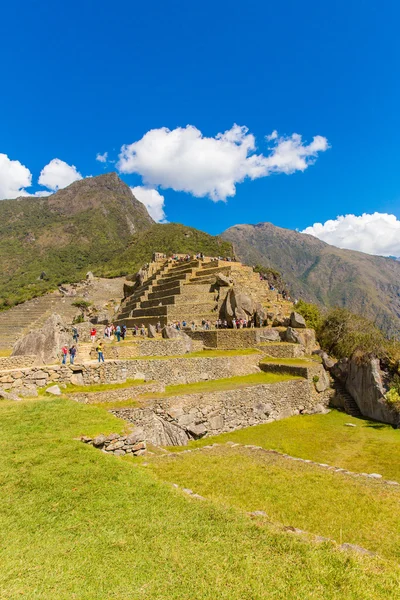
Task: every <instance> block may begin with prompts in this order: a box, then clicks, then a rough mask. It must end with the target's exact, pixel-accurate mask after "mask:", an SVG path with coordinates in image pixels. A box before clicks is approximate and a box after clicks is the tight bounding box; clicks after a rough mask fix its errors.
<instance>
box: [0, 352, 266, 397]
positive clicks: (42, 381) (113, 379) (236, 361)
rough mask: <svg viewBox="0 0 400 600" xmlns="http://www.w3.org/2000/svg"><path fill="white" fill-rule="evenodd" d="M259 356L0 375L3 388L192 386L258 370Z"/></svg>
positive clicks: (85, 366)
mask: <svg viewBox="0 0 400 600" xmlns="http://www.w3.org/2000/svg"><path fill="white" fill-rule="evenodd" d="M260 356H261V355H260V354H258V353H255V354H249V355H247V356H218V357H204V358H166V359H149V360H146V359H132V360H108V361H106V362H105V363H84V364H76V365H73V366H71V365H51V366H43V367H32V368H29V369H18V370H12V371H7V372H6V373H1V372H0V384H2V387H4V388H6V389H8V388H18V387H31V386H35V387H43V386H45V385H47V384H48V383H50V382H53V381H54V382H59V383H73V384H75V385H90V384H93V383H118V382H125V381H126V380H127V379H128V378H135V377H136V378H137V379H145V380H147V381H149V380H151V381H160V382H162V383H164V384H165V385H168V384H178V383H194V382H196V381H205V380H207V379H220V378H224V377H233V376H235V375H247V374H249V373H256V372H257V371H259V367H258V363H259V361H260Z"/></svg>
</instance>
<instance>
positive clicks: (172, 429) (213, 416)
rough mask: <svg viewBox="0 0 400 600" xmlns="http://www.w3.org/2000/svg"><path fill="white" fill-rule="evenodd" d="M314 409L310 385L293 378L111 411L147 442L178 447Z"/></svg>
mask: <svg viewBox="0 0 400 600" xmlns="http://www.w3.org/2000/svg"><path fill="white" fill-rule="evenodd" d="M319 400H320V399H319ZM315 405H316V402H315V399H314V397H313V396H312V394H310V387H309V384H308V382H307V381H304V380H293V381H282V382H278V383H274V384H261V385H254V386H248V387H246V388H240V389H232V390H229V391H218V392H208V393H198V394H186V395H181V396H173V397H169V398H160V399H154V400H153V401H149V404H148V405H147V406H146V407H145V408H122V409H117V410H113V411H112V412H113V414H115V415H117V416H118V417H122V418H123V419H126V420H127V421H129V422H131V423H134V424H135V425H138V426H139V427H141V428H142V429H143V431H144V432H145V439H146V440H147V441H148V442H151V443H152V444H154V445H158V446H160V445H161V446H173V445H179V446H180V445H186V444H187V442H188V441H189V440H191V439H197V438H201V437H204V436H209V435H217V434H219V433H224V432H228V431H233V430H235V429H241V428H243V427H249V426H252V425H258V424H261V423H269V422H271V421H275V420H277V419H283V418H285V417H289V416H292V415H296V414H300V413H304V412H314V410H315Z"/></svg>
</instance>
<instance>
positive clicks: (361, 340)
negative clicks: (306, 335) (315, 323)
mask: <svg viewBox="0 0 400 600" xmlns="http://www.w3.org/2000/svg"><path fill="white" fill-rule="evenodd" d="M318 341H319V343H320V344H321V346H322V348H324V350H326V351H327V352H328V353H329V354H332V355H333V356H336V357H337V358H344V357H345V356H351V355H352V354H353V353H354V352H356V351H358V352H359V353H360V354H374V355H375V356H377V357H378V358H382V359H383V358H386V357H387V354H388V352H387V340H386V339H385V337H384V335H383V333H382V332H381V331H380V330H379V329H378V328H377V327H376V326H375V325H374V324H373V323H372V322H371V321H369V320H368V319H365V318H364V317H361V316H359V315H355V314H353V313H351V312H350V311H348V310H346V309H345V308H334V309H332V310H330V311H329V312H328V314H327V315H326V317H325V318H324V319H323V320H322V322H321V325H320V326H319V328H318Z"/></svg>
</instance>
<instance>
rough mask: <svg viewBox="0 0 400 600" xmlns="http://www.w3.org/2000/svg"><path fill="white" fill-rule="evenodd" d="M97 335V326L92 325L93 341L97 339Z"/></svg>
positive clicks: (91, 335)
mask: <svg viewBox="0 0 400 600" xmlns="http://www.w3.org/2000/svg"><path fill="white" fill-rule="evenodd" d="M96 335H97V330H96V328H95V327H92V329H91V330H90V339H91V340H92V342H95V341H96Z"/></svg>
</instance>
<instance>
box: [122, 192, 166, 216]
mask: <svg viewBox="0 0 400 600" xmlns="http://www.w3.org/2000/svg"><path fill="white" fill-rule="evenodd" d="M131 190H132V194H133V195H134V196H135V198H136V199H137V200H139V202H142V204H144V205H145V207H146V208H147V210H148V212H149V215H150V216H151V217H152V218H153V219H154V220H155V221H156V222H157V223H166V215H165V212H164V196H161V194H159V192H158V191H157V190H155V189H154V188H147V187H143V186H141V185H138V186H136V187H131Z"/></svg>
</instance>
